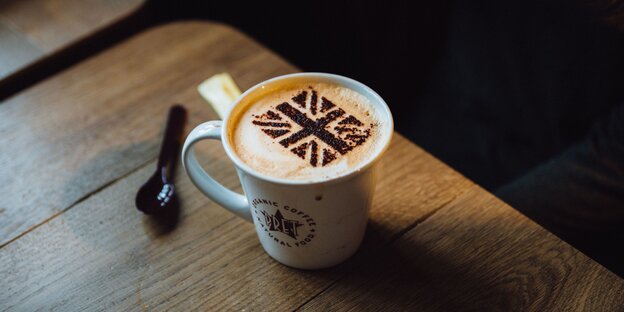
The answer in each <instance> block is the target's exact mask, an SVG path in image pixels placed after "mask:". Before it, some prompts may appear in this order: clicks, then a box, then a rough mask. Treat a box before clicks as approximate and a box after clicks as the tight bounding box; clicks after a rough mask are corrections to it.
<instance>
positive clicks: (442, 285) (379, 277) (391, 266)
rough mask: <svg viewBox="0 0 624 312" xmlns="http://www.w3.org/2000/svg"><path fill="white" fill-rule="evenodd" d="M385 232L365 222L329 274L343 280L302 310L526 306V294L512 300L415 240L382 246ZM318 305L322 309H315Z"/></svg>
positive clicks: (510, 292)
mask: <svg viewBox="0 0 624 312" xmlns="http://www.w3.org/2000/svg"><path fill="white" fill-rule="evenodd" d="M388 232H389V230H388V229H384V228H383V227H382V226H381V225H379V224H375V223H373V222H372V221H371V223H370V224H369V229H368V231H367V236H366V238H365V242H364V245H363V246H362V248H361V249H360V251H358V253H357V254H356V255H355V256H354V257H353V258H351V259H350V260H349V261H347V262H345V263H344V264H342V265H340V266H338V267H336V268H334V269H330V270H332V271H334V270H336V272H341V271H342V272H343V273H344V274H345V275H346V276H343V277H342V278H341V279H340V280H339V281H338V282H337V283H336V284H335V285H333V286H332V287H330V288H329V289H328V290H327V291H325V292H323V293H322V294H321V295H319V296H318V298H316V299H315V300H312V301H311V302H310V303H309V305H308V306H311V307H315V308H328V306H325V305H326V304H329V305H330V306H332V307H341V308H345V309H348V307H349V308H350V307H354V308H356V310H357V309H363V308H365V309H367V310H373V311H375V310H383V309H385V310H398V311H408V310H436V311H438V310H440V311H483V310H500V311H506V310H513V309H515V308H518V307H521V306H524V305H526V304H527V302H526V300H527V298H526V297H527V296H526V295H527V294H526V293H525V294H524V295H525V296H524V298H514V297H517V296H518V293H517V291H516V290H514V289H513V288H510V287H507V286H509V285H506V284H505V283H506V282H509V281H505V280H501V281H500V282H498V283H495V282H492V279H487V278H486V277H483V276H479V275H477V274H476V273H475V272H470V271H471V270H474V269H475V268H471V267H468V266H461V265H460V264H459V263H462V262H464V261H462V260H456V261H454V260H453V259H451V258H450V257H449V255H444V253H445V252H444V250H442V251H432V250H431V248H430V246H427V247H424V246H421V245H419V244H418V243H417V242H416V241H415V240H410V239H401V240H399V241H395V242H393V243H391V244H390V245H388V242H387V238H383V235H382V234H383V233H388ZM384 241H385V243H384ZM384 244H385V246H382V245H384ZM484 265H485V264H484ZM479 269H480V270H484V271H486V270H487V268H483V267H482V268H479ZM528 297H532V296H528ZM319 299H321V302H322V305H321V306H315V304H316V303H317V302H315V301H319ZM520 301H523V302H520ZM517 304H519V306H517ZM308 306H306V307H308Z"/></svg>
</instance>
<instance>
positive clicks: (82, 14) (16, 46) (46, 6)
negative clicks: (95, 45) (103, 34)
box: [0, 0, 144, 82]
mask: <svg viewBox="0 0 624 312" xmlns="http://www.w3.org/2000/svg"><path fill="white" fill-rule="evenodd" d="M143 2H144V1H143V0H0V46H1V48H0V82H2V81H3V80H4V79H8V78H9V77H11V76H13V75H15V74H16V73H17V72H19V71H21V70H23V69H24V68H26V67H28V66H29V65H31V64H33V63H35V62H37V61H40V60H42V59H43V58H46V57H49V56H51V55H53V54H55V53H57V52H59V51H60V50H62V49H64V48H66V47H68V46H71V45H73V44H75V43H77V42H78V41H80V40H83V39H85V38H86V37H88V36H90V35H92V34H93V33H96V32H98V31H100V30H102V29H104V28H106V27H108V26H110V25H112V24H114V23H117V22H119V21H120V20H122V19H124V18H126V17H128V16H129V15H130V14H132V13H133V12H135V11H136V10H137V9H138V8H139V7H140V6H141V5H142V4H143Z"/></svg>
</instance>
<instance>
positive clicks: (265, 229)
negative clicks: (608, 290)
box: [182, 73, 393, 269]
mask: <svg viewBox="0 0 624 312" xmlns="http://www.w3.org/2000/svg"><path fill="white" fill-rule="evenodd" d="M284 80H297V81H306V82H326V83H332V84H336V85H340V86H343V87H346V88H349V89H352V90H354V91H357V92H358V93H360V94H362V95H364V96H366V97H367V98H368V99H369V100H370V102H371V103H372V104H373V105H374V106H375V109H376V110H377V112H378V116H379V118H380V119H381V120H380V127H379V129H380V131H382V132H381V135H380V136H379V137H378V139H379V140H381V142H379V144H380V146H381V148H379V149H377V151H376V155H372V157H370V158H369V160H368V161H367V162H365V163H362V164H360V165H359V166H358V167H357V168H355V170H354V171H351V172H349V173H347V174H345V175H342V176H338V177H334V178H330V179H326V180H323V181H319V182H313V183H309V182H302V181H294V180H288V179H282V178H275V177H271V176H267V175H265V174H262V173H259V172H257V171H256V170H254V169H252V168H250V167H249V166H248V165H246V164H245V163H243V162H242V161H241V159H240V158H239V157H238V156H237V155H236V154H235V153H234V150H233V148H232V143H231V142H229V136H228V131H230V129H231V127H233V126H234V125H232V124H231V122H232V121H231V120H230V116H232V115H235V114H232V112H233V111H236V110H237V109H243V108H241V107H239V105H238V104H239V103H241V100H242V99H244V98H246V97H248V96H250V95H252V94H254V93H255V92H258V91H259V90H262V89H263V88H265V87H270V86H271V85H273V84H278V83H283V82H284ZM392 133H393V120H392V114H391V113H390V109H389V108H388V106H387V105H386V103H385V102H384V100H383V99H382V98H381V97H380V96H379V95H378V94H377V93H375V91H373V90H372V89H370V88H369V87H367V86H365V85H364V84H362V83H360V82H357V81H355V80H353V79H350V78H346V77H343V76H338V75H333V74H324V73H298V74H291V75H285V76H280V77H276V78H273V79H270V80H267V81H264V82H262V83H259V84H257V85H255V86H254V87H252V88H250V89H249V90H247V91H246V92H245V93H243V94H242V95H241V96H239V97H238V99H237V100H236V101H235V102H234V103H233V104H232V105H231V108H230V110H229V112H228V114H227V115H226V116H225V118H224V120H223V121H220V120H215V121H208V122H205V123H202V124H200V125H199V126H197V127H196V128H195V129H194V130H193V131H192V132H191V133H190V134H189V135H188V137H187V139H186V141H185V142H184V147H183V149H182V164H183V165H184V169H185V170H186V172H187V174H188V175H189V177H190V179H191V181H192V182H193V183H194V184H195V186H197V188H198V189H199V190H200V191H202V192H203V193H204V194H205V195H206V196H208V197H209V198H210V199H212V200H213V201H215V202H216V203H218V204H219V205H221V206H223V207H224V208H226V209H228V210H230V211H231V212H233V213H234V214H236V215H238V216H240V217H242V218H243V219H245V220H247V221H249V222H253V223H254V224H255V227H256V232H257V234H258V238H259V239H260V243H261V244H262V247H264V250H265V251H266V252H267V253H268V254H269V255H270V256H271V257H273V258H274V259H275V260H277V261H279V262H281V263H283V264H285V265H288V266H291V267H295V268H300V269H319V268H325V267H329V266H333V265H336V264H338V263H340V262H342V261H344V260H346V259H347V258H349V257H350V256H351V255H353V254H354V253H355V251H356V250H357V249H358V247H359V246H360V244H361V242H362V239H363V237H364V232H365V230H366V224H367V221H368V213H369V210H370V206H371V202H372V197H373V193H374V190H375V167H376V166H375V163H377V160H378V159H379V158H380V157H381V155H382V154H383V152H384V151H385V150H386V149H387V147H388V145H389V143H390V139H391V137H392ZM204 139H216V140H221V142H222V144H223V148H224V149H225V152H226V154H227V155H228V157H229V158H230V159H231V160H232V162H233V163H234V165H235V167H236V171H237V173H238V176H239V178H240V181H241V185H242V187H243V191H244V193H245V195H242V194H238V193H236V192H233V191H231V190H229V189H227V188H225V187H224V186H223V185H221V184H219V183H218V182H217V181H215V180H214V179H213V178H211V177H210V175H209V174H207V173H206V172H205V171H204V169H203V168H202V167H201V166H200V165H199V163H198V162H197V159H196V158H195V152H194V149H193V145H194V144H195V143H197V142H199V141H201V140H204Z"/></svg>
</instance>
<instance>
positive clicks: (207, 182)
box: [182, 120, 252, 222]
mask: <svg viewBox="0 0 624 312" xmlns="http://www.w3.org/2000/svg"><path fill="white" fill-rule="evenodd" d="M222 125H223V122H222V121H221V120H213V121H208V122H204V123H202V124H200V125H199V126H197V127H195V129H193V131H191V133H190V134H189V135H188V137H187V138H186V141H185V142H184V147H183V148H182V165H183V166H184V170H185V171H186V173H187V174H188V176H189V178H191V182H193V184H195V186H196V187H197V188H198V189H199V190H200V191H201V192H202V193H204V195H206V196H208V197H209V198H210V199H212V200H213V201H214V202H216V203H217V204H219V205H221V207H223V208H225V209H227V210H229V211H231V212H233V213H234V214H235V215H237V216H239V217H241V218H243V219H245V220H247V221H249V222H252V219H251V210H250V208H249V202H248V201H247V198H246V197H245V196H244V195H242V194H239V193H237V192H233V191H231V190H229V189H228V188H226V187H225V186H223V185H221V183H219V182H217V181H215V179H213V178H212V177H211V176H210V175H209V174H208V173H206V171H205V170H204V168H202V166H201V165H200V164H199V162H197V158H196V157H195V148H194V147H193V145H195V143H197V142H199V141H201V140H207V139H213V140H219V141H220V140H221V139H222V138H221V127H222Z"/></svg>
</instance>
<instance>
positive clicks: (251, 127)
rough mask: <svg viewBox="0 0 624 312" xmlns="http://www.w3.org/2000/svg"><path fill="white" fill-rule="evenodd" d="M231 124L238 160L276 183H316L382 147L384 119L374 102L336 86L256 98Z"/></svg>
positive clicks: (290, 88) (292, 88) (284, 89)
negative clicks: (285, 181)
mask: <svg viewBox="0 0 624 312" xmlns="http://www.w3.org/2000/svg"><path fill="white" fill-rule="evenodd" d="M230 119H231V120H232V127H230V129H232V130H231V132H230V133H229V136H230V138H229V139H230V142H231V143H232V146H233V148H234V152H235V153H236V155H237V156H238V157H239V158H240V159H241V160H242V161H243V162H244V163H246V164H247V165H248V166H249V167H251V168H253V169H254V170H256V171H258V172H260V173H262V174H265V175H268V176H272V177H276V178H283V179H289V180H296V181H309V182H313V181H321V180H326V179H331V178H335V177H338V176H343V175H346V174H348V173H350V172H352V171H353V170H356V169H358V168H360V167H361V165H363V164H365V163H367V162H368V161H369V160H370V158H371V157H373V156H374V155H375V154H376V151H377V149H379V148H380V146H379V145H380V143H379V141H380V133H379V132H380V131H381V127H380V118H379V113H378V112H377V111H376V109H375V107H374V106H373V105H372V103H371V101H370V100H369V99H368V98H366V97H365V96H364V95H362V94H360V93H358V92H356V91H353V90H351V89H349V88H345V87H342V86H339V85H335V84H329V83H316V82H315V83H296V84H288V85H283V86H280V87H277V88H275V89H273V90H271V91H269V92H265V93H264V94H262V95H260V96H257V97H255V98H254V97H251V100H249V101H248V103H247V104H246V106H245V107H244V109H242V110H239V111H238V112H237V113H236V115H233V116H232V118H230Z"/></svg>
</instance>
